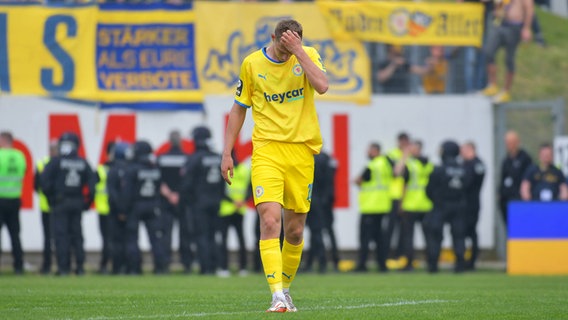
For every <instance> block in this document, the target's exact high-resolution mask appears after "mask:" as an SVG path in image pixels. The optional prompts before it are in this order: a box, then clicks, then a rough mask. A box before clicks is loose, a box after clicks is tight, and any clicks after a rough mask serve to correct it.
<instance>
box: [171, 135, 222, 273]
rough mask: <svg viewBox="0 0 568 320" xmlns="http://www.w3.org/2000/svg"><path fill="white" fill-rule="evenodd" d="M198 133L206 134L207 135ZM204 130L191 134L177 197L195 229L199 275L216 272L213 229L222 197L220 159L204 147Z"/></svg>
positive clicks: (206, 136)
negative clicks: (192, 148) (190, 149)
mask: <svg viewBox="0 0 568 320" xmlns="http://www.w3.org/2000/svg"><path fill="white" fill-rule="evenodd" d="M198 129H203V130H207V134H205V133H203V136H202V135H201V134H202V132H199V130H198ZM209 138H210V133H209V130H208V129H205V128H202V127H200V128H197V129H195V130H194V142H195V146H196V150H195V153H193V154H192V155H190V156H189V157H188V159H187V163H186V164H185V166H184V169H183V170H182V185H181V190H182V192H181V197H182V198H183V199H182V201H183V203H184V204H185V205H187V206H188V207H189V209H190V212H191V216H192V221H193V224H194V226H195V236H196V240H197V255H198V258H199V264H200V266H201V269H200V272H201V273H202V274H212V273H214V272H215V270H216V257H215V255H216V254H215V253H216V250H217V245H216V243H215V232H216V227H217V225H218V223H219V206H220V203H221V200H222V199H223V197H224V195H225V184H224V181H223V179H222V177H221V170H220V167H221V156H220V155H219V154H217V153H215V152H213V151H211V150H209V147H208V146H207V142H206V141H207V139H209Z"/></svg>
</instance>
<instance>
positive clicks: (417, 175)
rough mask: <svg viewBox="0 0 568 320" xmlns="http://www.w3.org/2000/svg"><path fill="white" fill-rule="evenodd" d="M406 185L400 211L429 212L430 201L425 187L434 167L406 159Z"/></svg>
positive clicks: (413, 159) (430, 208)
mask: <svg viewBox="0 0 568 320" xmlns="http://www.w3.org/2000/svg"><path fill="white" fill-rule="evenodd" d="M406 166H407V168H408V175H409V177H408V183H407V185H406V193H405V194H404V199H403V200H402V210H404V211H407V212H424V213H426V212H430V211H431V210H432V201H431V200H430V198H428V196H427V195H426V186H427V185H428V181H429V180H430V173H432V171H433V170H434V165H432V163H430V162H428V163H426V164H423V163H422V162H421V161H420V160H418V159H415V158H410V159H408V163H407V165H406Z"/></svg>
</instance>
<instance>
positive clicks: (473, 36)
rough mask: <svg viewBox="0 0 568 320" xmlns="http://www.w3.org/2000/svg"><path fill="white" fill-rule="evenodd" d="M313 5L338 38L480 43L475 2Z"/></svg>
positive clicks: (481, 20) (479, 7)
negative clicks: (317, 8)
mask: <svg viewBox="0 0 568 320" xmlns="http://www.w3.org/2000/svg"><path fill="white" fill-rule="evenodd" d="M317 6H318V7H319V9H320V12H321V14H322V15H323V16H324V18H325V21H326V23H327V26H328V28H329V31H330V32H331V33H332V35H333V38H334V39H338V40H346V39H357V40H361V41H369V42H385V43H390V44H397V45H446V46H477V47H480V46H481V42H482V36H483V26H484V18H483V6H482V5H481V4H478V3H425V2H374V1H357V2H334V1H318V2H317ZM312 15H313V13H312Z"/></svg>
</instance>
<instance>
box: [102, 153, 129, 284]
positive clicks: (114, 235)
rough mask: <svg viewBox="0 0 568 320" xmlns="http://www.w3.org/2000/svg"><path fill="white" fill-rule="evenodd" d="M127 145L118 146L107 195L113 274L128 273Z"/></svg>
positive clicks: (109, 172)
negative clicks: (125, 194) (125, 186)
mask: <svg viewBox="0 0 568 320" xmlns="http://www.w3.org/2000/svg"><path fill="white" fill-rule="evenodd" d="M126 148H128V146H127V145H125V144H116V145H115V150H114V159H115V160H114V161H113V163H112V165H111V166H110V168H109V171H108V177H107V193H108V202H109V207H110V214H109V219H110V220H109V229H110V243H111V248H112V250H111V261H112V273H113V274H124V273H128V270H127V268H126V231H127V229H126V221H127V215H126V209H125V206H124V196H123V193H124V185H125V175H126V170H127V166H128V163H127V161H126V159H125V154H124V153H125V151H126V150H125V149H126Z"/></svg>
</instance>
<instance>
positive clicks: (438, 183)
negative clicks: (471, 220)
mask: <svg viewBox="0 0 568 320" xmlns="http://www.w3.org/2000/svg"><path fill="white" fill-rule="evenodd" d="M440 151H441V158H442V164H441V165H439V166H436V167H435V168H434V171H432V174H431V175H430V180H429V181H428V185H427V186H426V194H427V196H428V198H430V199H431V200H432V203H433V206H434V207H433V210H432V212H431V213H429V214H428V215H427V216H426V217H425V218H424V224H425V226H426V230H427V232H426V233H427V235H426V246H427V256H428V257H427V262H428V271H429V272H431V273H435V272H438V259H439V257H440V250H441V247H442V238H443V231H444V230H443V229H444V224H445V223H449V224H450V226H451V233H452V244H453V247H454V253H455V255H456V264H455V268H454V271H455V272H463V271H464V270H465V262H464V255H465V219H466V215H465V209H466V190H467V189H468V188H469V184H470V181H471V179H470V177H468V174H467V171H466V170H465V168H464V166H463V165H462V164H461V163H459V162H458V156H459V154H460V147H459V146H458V144H457V143H456V142H454V141H446V142H444V143H443V144H442V147H441V150H440Z"/></svg>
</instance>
